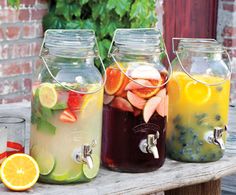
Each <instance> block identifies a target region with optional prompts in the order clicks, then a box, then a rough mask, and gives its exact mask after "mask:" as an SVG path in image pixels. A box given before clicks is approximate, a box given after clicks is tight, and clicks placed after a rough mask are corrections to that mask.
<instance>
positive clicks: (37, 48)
mask: <svg viewBox="0 0 236 195" xmlns="http://www.w3.org/2000/svg"><path fill="white" fill-rule="evenodd" d="M41 44H42V42H41V41H40V42H39V41H37V42H34V43H33V44H32V48H31V51H32V56H39V53H40V49H41Z"/></svg>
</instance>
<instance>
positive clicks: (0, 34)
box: [0, 28, 4, 41]
mask: <svg viewBox="0 0 236 195" xmlns="http://www.w3.org/2000/svg"><path fill="white" fill-rule="evenodd" d="M3 39H4V34H3V29H1V28H0V41H2V40H3Z"/></svg>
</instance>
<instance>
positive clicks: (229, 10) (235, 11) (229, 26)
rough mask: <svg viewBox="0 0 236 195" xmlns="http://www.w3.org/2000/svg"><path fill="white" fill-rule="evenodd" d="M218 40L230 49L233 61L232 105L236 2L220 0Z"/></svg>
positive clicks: (234, 97) (235, 77)
mask: <svg viewBox="0 0 236 195" xmlns="http://www.w3.org/2000/svg"><path fill="white" fill-rule="evenodd" d="M217 39H218V40H219V41H220V42H221V43H223V45H224V46H225V47H226V48H227V49H228V51H229V53H230V55H231V57H232V60H233V65H232V82H231V103H232V104H234V105H235V104H236V0H219V7H218V26H217Z"/></svg>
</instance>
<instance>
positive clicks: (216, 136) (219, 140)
mask: <svg viewBox="0 0 236 195" xmlns="http://www.w3.org/2000/svg"><path fill="white" fill-rule="evenodd" d="M224 131H227V127H226V126H225V128H222V127H215V128H214V132H213V137H212V136H210V137H209V138H208V140H209V142H210V143H213V144H215V145H218V146H220V148H221V149H222V150H224V149H225V144H224V141H223V132H224Z"/></svg>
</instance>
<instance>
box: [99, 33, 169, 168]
mask: <svg viewBox="0 0 236 195" xmlns="http://www.w3.org/2000/svg"><path fill="white" fill-rule="evenodd" d="M113 43H114V47H113V49H112V46H113ZM113 43H112V44H111V48H110V52H109V55H110V56H111V57H112V60H113V62H114V63H113V64H111V65H110V66H109V67H108V68H107V69H106V74H107V81H106V84H105V95H104V108H103V139H102V141H103V145H102V163H103V165H104V166H105V167H107V168H110V169H112V170H115V171H122V172H148V171H152V170H155V169H158V168H159V167H161V166H162V165H163V163H164V160H165V132H166V119H167V107H168V96H167V92H166V84H167V82H168V78H169V75H170V74H169V72H168V70H167V68H166V67H165V66H164V65H163V64H162V62H161V61H162V59H163V58H164V57H165V53H166V52H165V49H164V46H163V41H162V36H161V33H160V32H159V31H158V30H156V29H118V30H117V31H116V32H115V35H114V38H113Z"/></svg>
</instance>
